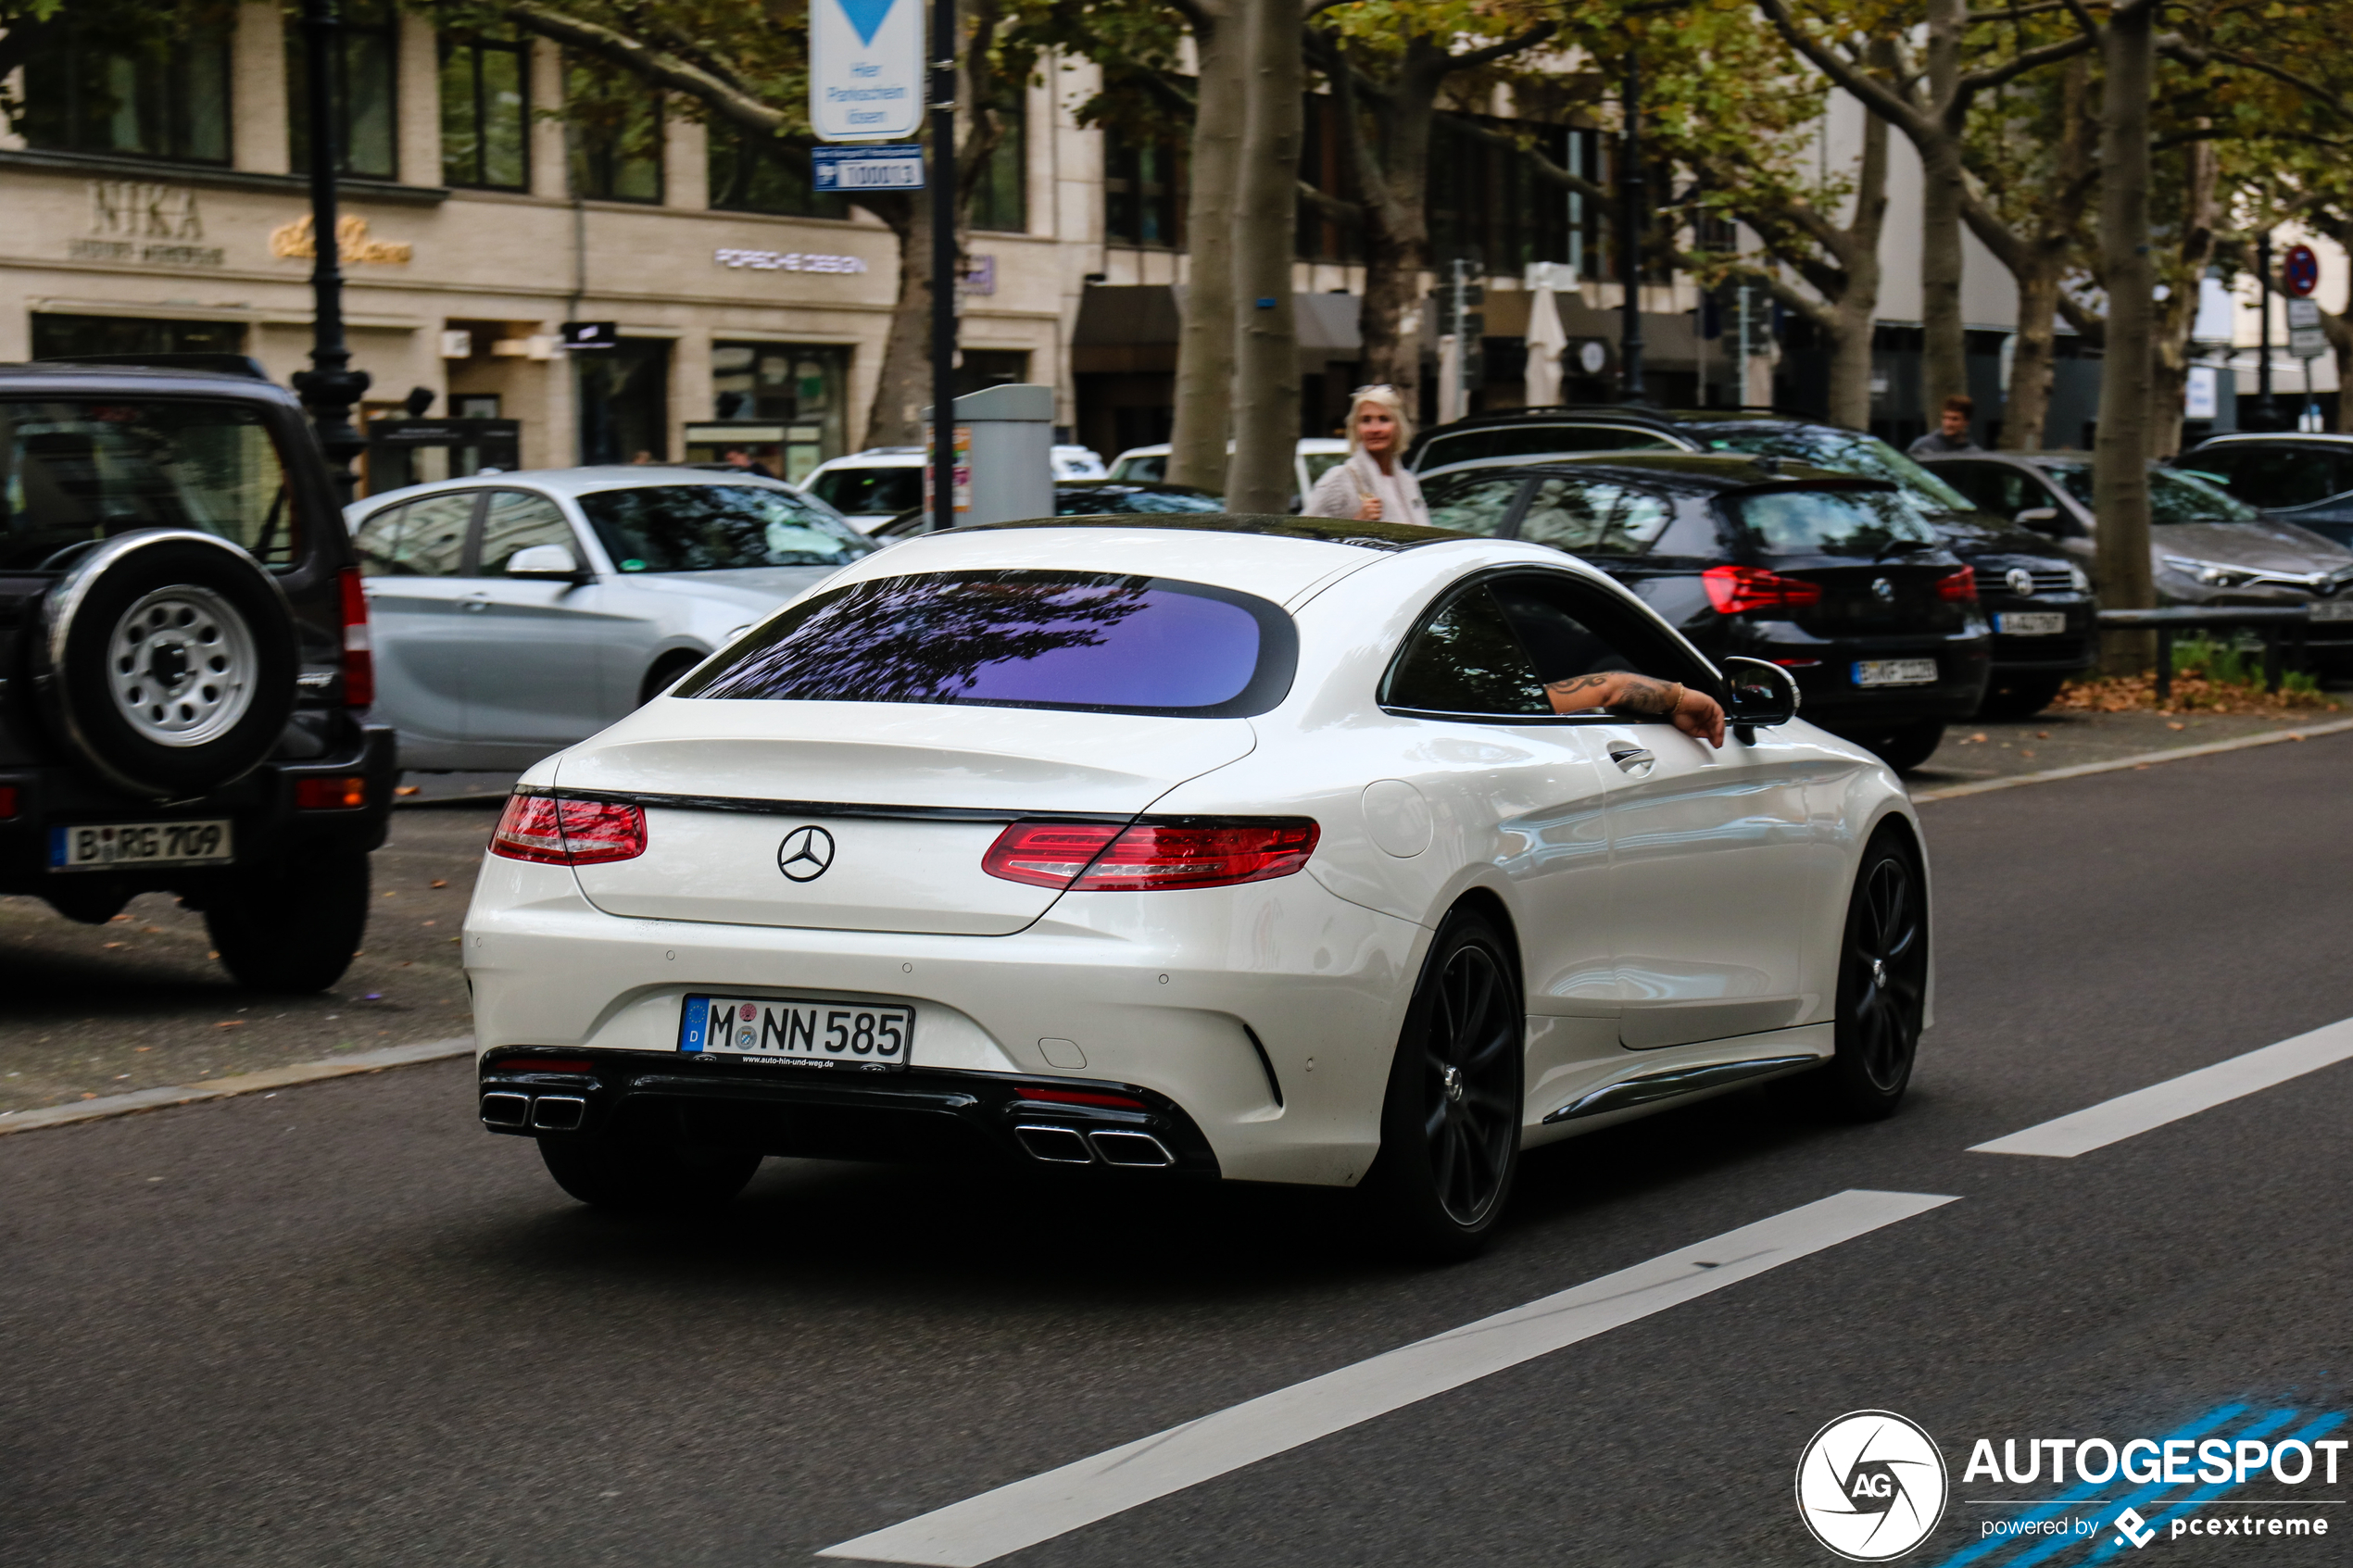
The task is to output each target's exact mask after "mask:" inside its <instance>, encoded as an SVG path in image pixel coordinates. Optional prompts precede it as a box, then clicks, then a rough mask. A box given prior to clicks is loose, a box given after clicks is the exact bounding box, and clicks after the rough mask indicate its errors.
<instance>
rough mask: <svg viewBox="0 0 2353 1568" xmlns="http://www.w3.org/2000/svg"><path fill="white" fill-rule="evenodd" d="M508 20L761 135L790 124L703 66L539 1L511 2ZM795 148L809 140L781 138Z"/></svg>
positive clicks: (778, 111) (778, 112) (504, 11)
mask: <svg viewBox="0 0 2353 1568" xmlns="http://www.w3.org/2000/svg"><path fill="white" fill-rule="evenodd" d="M499 9H500V11H501V13H502V14H503V15H505V17H506V18H507V19H509V20H510V21H512V22H514V23H516V24H517V25H518V26H521V27H523V28H526V29H528V30H530V31H533V32H535V33H537V34H539V36H541V37H542V38H547V39H552V40H553V41H555V42H556V43H558V44H565V45H567V46H568V47H571V48H574V49H577V50H579V51H580V52H581V53H583V54H585V55H594V56H597V57H598V59H601V60H605V61H609V62H610V63H611V64H613V65H617V66H620V67H622V68H623V69H626V70H630V71H633V72H635V74H636V75H637V76H638V77H640V78H641V79H643V80H645V81H648V82H654V83H656V84H657V85H660V86H663V87H668V88H670V89H672V90H673V91H675V92H679V93H685V94H688V95H689V96H691V97H694V98H697V99H698V100H700V101H701V102H702V103H704V104H706V105H708V106H709V107H711V109H712V110H714V111H715V112H717V113H718V114H719V115H720V116H721V117H722V118H724V119H728V120H731V121H733V122H734V123H736V124H737V125H740V126H743V127H745V128H746V129H748V130H752V131H757V132H761V134H763V135H768V136H778V133H779V132H780V131H782V129H783V127H784V126H785V124H786V118H785V114H784V111H782V110H781V109H777V108H774V107H771V106H770V105H768V104H765V103H762V102H761V100H760V99H758V98H756V97H754V96H752V95H751V94H749V93H747V92H745V91H744V90H743V89H742V88H740V87H738V86H736V84H735V83H734V82H726V81H724V80H722V79H721V78H720V77H718V76H717V75H715V74H713V73H712V72H711V71H710V70H707V69H704V68H703V67H701V66H698V65H696V64H693V63H692V62H690V61H687V60H683V59H681V58H679V57H678V56H676V55H673V54H672V53H671V52H670V51H668V50H666V49H656V48H654V47H652V46H650V45H649V44H645V43H644V42H642V41H641V40H638V39H635V38H632V37H630V36H629V35H628V34H627V33H624V32H621V31H616V30H615V29H612V28H610V27H606V26H604V25H603V24H602V23H599V22H592V21H589V20H586V19H584V18H580V17H575V16H573V15H571V14H570V13H568V12H564V11H559V10H557V9H556V8H555V7H554V6H545V5H541V4H538V3H537V0H513V3H511V4H509V5H506V6H500V7H499ZM779 139H780V140H785V141H787V142H788V143H789V144H792V145H796V146H805V145H807V141H806V139H805V138H796V137H779Z"/></svg>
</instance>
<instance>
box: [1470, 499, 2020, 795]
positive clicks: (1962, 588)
mask: <svg viewBox="0 0 2353 1568" xmlns="http://www.w3.org/2000/svg"><path fill="white" fill-rule="evenodd" d="M1424 494H1425V495H1426V496H1427V497H1428V502H1429V513H1430V521H1431V523H1432V524H1433V525H1434V526H1436V527H1440V528H1448V529H1453V530H1454V531H1456V532H1457V533H1477V534H1486V535H1490V536H1492V537H1495V538H1503V539H1524V540H1527V541H1528V542H1529V543H1530V544H1538V545H1548V546H1553V547H1554V548H1555V549H1559V550H1562V551H1565V552H1567V554H1570V555H1573V556H1576V557H1578V558H1579V559H1581V560H1584V561H1586V562H1588V563H1590V564H1591V565H1592V566H1595V567H1598V568H1600V569H1601V570H1602V571H1606V572H1608V573H1609V574H1610V575H1611V576H1613V577H1615V578H1617V580H1618V581H1620V582H1622V583H1625V584H1626V585H1627V586H1628V587H1629V588H1631V589H1633V591H1634V592H1635V593H1637V594H1638V595H1640V596H1642V599H1643V600H1644V601H1645V602H1647V603H1648V604H1649V605H1650V607H1651V608H1653V609H1655V610H1656V611H1658V613H1659V614H1660V615H1662V616H1664V617H1665V618H1666V619H1667V622H1668V623H1669V624H1671V625H1673V626H1675V627H1677V628H1678V629H1680V631H1681V632H1682V633H1684V635H1686V636H1688V637H1689V638H1691V640H1692V643H1693V644H1695V645H1696V646H1698V647H1699V648H1700V649H1701V651H1703V652H1705V654H1707V656H1708V657H1709V658H1711V659H1722V658H1724V657H1725V656H1727V655H1733V654H1738V655H1743V656H1745V657H1747V658H1751V659H1769V660H1771V661H1772V662H1773V663H1776V664H1779V665H1780V666H1781V667H1782V668H1784V669H1786V670H1788V671H1790V673H1791V674H1792V675H1793V676H1794V677H1795V678H1796V681H1797V686H1798V691H1799V694H1800V695H1801V696H1802V697H1803V699H1804V702H1805V709H1804V711H1805V716H1806V718H1807V719H1810V720H1812V721H1814V722H1815V723H1818V724H1819V725H1821V726H1822V727H1823V728H1824V729H1827V730H1831V731H1834V732H1836V733H1838V734H1843V735H1845V736H1847V737H1848V738H1849V739H1852V740H1855V741H1858V742H1860V743H1861V744H1863V745H1865V746H1869V747H1870V748H1871V749H1872V750H1874V751H1876V752H1878V753H1879V755H1880V756H1881V758H1882V759H1885V760H1886V761H1887V762H1888V764H1889V765H1890V766H1892V767H1894V768H1895V769H1897V770H1898V771H1906V770H1909V769H1912V768H1916V767H1918V766H1919V764H1920V763H1922V762H1924V761H1926V760H1927V759H1928V758H1929V756H1930V754H1931V753H1932V752H1934V751H1935V749H1936V746H1937V743H1938V742H1939V741H1940V740H1942V739H1943V738H1944V726H1945V725H1946V724H1947V723H1949V722H1951V721H1955V720H1961V719H1967V718H1969V716H1970V715H1972V714H1974V713H1975V712H1976V711H1977V709H1978V705H1979V703H1980V702H1981V701H1982V699H1983V697H1984V696H1985V687H1986V681H1987V677H1988V672H1989V668H1990V662H1989V656H1990V648H1991V643H1992V629H1991V628H1990V626H1989V625H1988V624H1987V622H1986V619H1985V616H1984V613H1983V611H1982V609H1981V608H1980V606H1979V604H1978V598H1977V583H1976V574H1975V573H1974V572H1973V571H1971V569H1970V568H1969V566H1967V565H1965V564H1963V562H1962V561H1961V560H1960V558H1958V557H1957V556H1955V555H1954V554H1953V553H1952V552H1951V551H1950V550H1949V549H1948V548H1947V547H1946V546H1945V544H1944V540H1943V539H1942V538H1941V537H1940V536H1939V534H1938V533H1937V531H1936V530H1935V529H1934V528H1932V527H1931V526H1930V525H1929V524H1928V523H1927V522H1926V521H1923V520H1922V519H1921V517H1920V515H1919V511H1918V510H1917V509H1916V508H1913V507H1912V506H1911V505H1909V504H1908V503H1907V502H1906V501H1905V500H1904V498H1903V497H1902V496H1901V495H1899V493H1898V492H1897V490H1896V487H1895V486H1894V485H1893V484H1891V483H1884V482H1881V481H1876V480H1865V479H1856V478H1853V477H1850V476H1847V475H1843V474H1838V473H1833V472H1831V471H1830V470H1824V469H1815V468H1806V467H1801V466H1799V465H1796V464H1785V463H1780V462H1776V461H1775V460H1773V459H1771V458H1763V459H1759V458H1749V457H1733V456H1729V455H1728V456H1722V457H1716V456H1698V455H1683V454H1671V455H1670V454H1664V453H1662V454H1658V455H1652V454H1648V453H1644V454H1640V455H1637V454H1632V453H1626V454H1613V455H1611V456H1609V457H1607V458H1582V459H1570V460H1567V461H1562V462H1542V463H1516V464H1515V463H1503V464H1496V465H1494V466H1482V467H1475V468H1463V469H1455V470H1450V471H1449V472H1446V473H1443V474H1439V475H1434V476H1432V477H1431V478H1430V480H1429V481H1428V483H1426V484H1425V486H1424Z"/></svg>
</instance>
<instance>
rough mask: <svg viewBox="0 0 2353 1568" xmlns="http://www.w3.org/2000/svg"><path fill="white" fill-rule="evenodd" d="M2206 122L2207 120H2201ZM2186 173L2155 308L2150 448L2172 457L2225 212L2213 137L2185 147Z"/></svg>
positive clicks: (2179, 434)
mask: <svg viewBox="0 0 2353 1568" xmlns="http://www.w3.org/2000/svg"><path fill="white" fill-rule="evenodd" d="M2202 123H2203V122H2202ZM2182 158H2183V165H2184V169H2183V173H2184V174H2186V175H2187V176H2188V183H2187V187H2186V189H2185V190H2184V191H2183V202H2182V244H2181V248H2180V251H2179V252H2178V253H2177V254H2176V255H2175V256H2174V257H2173V264H2172V267H2171V269H2170V270H2171V272H2172V274H2173V276H2172V279H2171V288H2170V289H2169V290H2168V291H2167V293H2166V296H2165V299H2164V302H2163V303H2162V304H2161V305H2160V306H2159V307H2158V311H2157V357H2156V360H2155V363H2154V365H2153V367H2152V369H2151V371H2150V383H2149V425H2150V429H2149V444H2150V445H2149V450H2150V453H2151V455H2152V456H2155V457H2159V458H2170V457H2171V456H2172V455H2173V454H2174V453H2176V452H2178V451H2180V450H2181V449H2182V410H2183V397H2184V395H2186V394H2187V392H2188V390H2189V382H2190V331H2191V329H2192V328H2193V327H2195V326H2196V324H2197V301H2198V294H2199V290H2200V285H2201V284H2202V283H2203V282H2204V281H2205V278H2206V267H2207V263H2208V262H2209V261H2211V260H2213V258H2214V224H2215V220H2216V219H2217V218H2218V217H2219V216H2220V215H2221V207H2220V205H2219V203H2218V202H2217V200H2216V197H2217V194H2218V191H2219V188H2220V186H2221V179H2220V172H2221V169H2220V166H2221V157H2220V155H2218V154H2217V153H2216V151H2215V148H2214V144H2213V143H2211V142H2192V143H2191V144H2189V145H2188V146H2186V147H2184V148H2183V149H2182Z"/></svg>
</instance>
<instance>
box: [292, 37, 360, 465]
mask: <svg viewBox="0 0 2353 1568" xmlns="http://www.w3.org/2000/svg"><path fill="white" fill-rule="evenodd" d="M341 25H342V22H341V19H339V18H338V17H337V16H336V14H335V0H302V41H303V68H304V75H305V76H307V77H308V84H307V85H308V99H309V105H310V250H311V257H312V260H311V263H310V295H311V326H310V367H311V368H310V369H309V370H297V371H296V372H295V375H294V389H295V391H296V394H297V395H299V396H300V397H301V398H302V404H303V407H304V408H308V410H309V411H310V422H311V424H312V426H313V427H314V428H315V429H316V430H317V431H318V433H319V445H320V448H321V450H322V451H324V452H325V453H326V455H327V471H328V474H329V475H330V477H332V478H333V481H334V485H335V499H336V500H337V501H338V502H340V503H342V504H345V505H348V504H349V503H350V501H351V492H352V488H353V486H354V485H355V484H357V483H358V480H357V478H356V476H355V475H354V474H353V473H352V471H351V459H352V458H356V457H358V456H359V454H360V452H361V451H363V450H364V449H365V448H366V446H367V445H368V444H367V441H366V440H365V439H364V438H363V437H362V436H361V435H360V433H359V431H358V430H357V429H355V428H353V426H352V422H351V410H352V409H353V408H354V407H356V406H357V405H358V404H359V399H360V397H361V396H362V395H364V394H365V393H366V392H367V390H368V372H367V371H365V370H353V369H352V368H351V349H350V347H349V345H346V343H345V342H344V336H343V265H342V257H341V256H340V254H339V252H340V251H341V248H342V247H341V245H339V244H338V243H337V240H336V235H335V220H336V213H335V172H336V168H337V166H338V165H339V164H340V163H341V162H342V153H343V148H342V144H341V139H340V138H339V137H338V136H337V135H336V129H337V127H336V121H335V83H334V49H335V34H336V31H337V29H339V28H340V27H341Z"/></svg>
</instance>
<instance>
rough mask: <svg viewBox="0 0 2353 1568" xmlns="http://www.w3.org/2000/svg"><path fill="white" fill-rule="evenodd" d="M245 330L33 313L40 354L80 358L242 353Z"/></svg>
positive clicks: (229, 324) (223, 324)
mask: <svg viewBox="0 0 2353 1568" xmlns="http://www.w3.org/2000/svg"><path fill="white" fill-rule="evenodd" d="M243 352H245V327H244V326H243V324H241V323H239V322H236V321H151V320H142V319H140V318H138V317H134V316H53V315H47V314H43V313H36V314H35V315H34V316H33V318H32V357H33V358H35V359H75V358H82V357H83V356H85V355H91V354H242V353H243Z"/></svg>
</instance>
